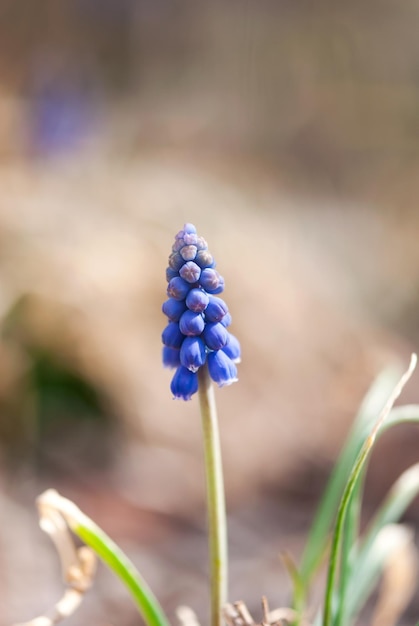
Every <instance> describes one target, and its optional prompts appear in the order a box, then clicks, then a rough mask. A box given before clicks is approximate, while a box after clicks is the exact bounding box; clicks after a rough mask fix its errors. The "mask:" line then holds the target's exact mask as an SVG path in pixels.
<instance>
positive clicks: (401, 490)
mask: <svg viewBox="0 0 419 626" xmlns="http://www.w3.org/2000/svg"><path fill="white" fill-rule="evenodd" d="M418 493H419V463H417V464H416V465H413V466H412V467H410V468H409V469H408V470H406V471H405V472H403V474H402V475H401V476H400V477H399V479H398V480H397V481H396V482H395V484H394V485H393V487H392V489H391V490H390V493H389V494H388V496H387V498H386V499H385V501H384V503H383V504H382V506H381V507H380V509H379V510H378V512H377V513H376V515H375V516H374V519H373V520H372V521H371V523H370V524H369V527H368V529H367V531H366V533H365V536H364V538H363V540H362V542H361V545H360V546H359V550H358V553H357V554H356V555H354V559H355V564H354V567H353V573H352V576H351V580H350V582H349V591H348V605H349V606H348V615H349V616H350V617H351V618H353V617H354V616H355V615H356V614H357V612H358V611H359V610H360V608H361V607H360V606H359V604H358V602H359V594H358V593H357V588H358V587H362V586H365V585H366V584H367V583H368V581H370V580H372V579H373V569H374V558H373V557H372V556H371V555H372V551H374V550H375V548H374V546H375V542H376V539H377V536H378V535H379V533H380V532H381V531H382V529H383V528H385V527H386V526H388V525H390V524H394V522H397V521H398V520H399V519H400V517H401V516H402V515H403V513H404V512H405V511H406V509H407V507H408V506H409V505H410V504H411V502H412V501H413V499H414V498H415V497H416V496H417V495H418Z"/></svg>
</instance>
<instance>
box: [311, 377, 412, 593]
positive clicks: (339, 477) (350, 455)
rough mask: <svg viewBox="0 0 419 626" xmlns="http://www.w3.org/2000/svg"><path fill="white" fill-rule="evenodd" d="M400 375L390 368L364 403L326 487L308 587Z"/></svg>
mask: <svg viewBox="0 0 419 626" xmlns="http://www.w3.org/2000/svg"><path fill="white" fill-rule="evenodd" d="M401 373H402V372H401V371H400V369H399V368H398V367H391V368H389V369H387V370H385V371H384V372H382V373H381V374H380V375H379V376H378V377H377V378H376V380H375V382H374V383H373V385H372V387H371V388H370V390H369V392H368V393H367V395H366V397H365V399H364V401H363V402H362V405H361V407H360V409H359V412H358V415H357V417H356V419H355V422H354V424H353V427H352V430H351V432H350V434H349V437H348V440H347V443H346V444H345V446H344V448H343V450H342V453H341V455H340V458H339V460H338V462H337V464H336V466H335V468H334V470H333V473H332V476H331V478H330V480H329V483H328V485H327V487H326V490H325V492H324V495H323V498H322V500H321V502H320V505H319V508H318V510H317V513H316V516H315V518H314V522H313V524H312V527H311V530H310V534H309V536H308V539H307V543H306V547H305V550H304V553H303V557H302V561H301V566H300V576H301V578H302V580H303V581H304V582H305V584H306V585H308V583H309V581H310V579H311V577H312V576H313V574H314V572H315V570H316V568H317V567H318V565H319V564H320V562H321V559H322V557H323V555H324V553H325V550H326V547H327V542H328V536H329V532H330V529H331V526H332V524H333V521H334V518H335V515H336V510H337V507H338V504H339V500H340V498H341V495H342V491H343V488H344V486H345V483H346V481H347V478H348V476H349V473H350V471H351V468H352V466H353V464H354V461H355V459H356V457H357V454H358V453H359V451H360V449H361V447H362V444H363V441H364V440H365V437H366V436H367V434H368V432H369V430H370V428H371V423H372V421H373V420H375V419H376V417H377V415H379V413H380V411H381V410H382V408H383V406H384V404H385V402H386V400H387V398H388V395H389V393H390V392H391V390H392V389H393V388H394V385H395V384H396V383H397V381H398V380H399V379H400V375H401ZM418 415H419V407H418Z"/></svg>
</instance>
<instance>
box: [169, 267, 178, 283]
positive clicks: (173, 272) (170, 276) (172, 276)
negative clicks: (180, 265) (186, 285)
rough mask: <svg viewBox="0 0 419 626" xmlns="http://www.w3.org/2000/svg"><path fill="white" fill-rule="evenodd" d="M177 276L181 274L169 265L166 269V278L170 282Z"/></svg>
mask: <svg viewBox="0 0 419 626" xmlns="http://www.w3.org/2000/svg"><path fill="white" fill-rule="evenodd" d="M175 276H179V274H178V273H177V272H175V270H172V268H171V267H168V268H167V270H166V280H167V282H170V281H171V280H172V278H175Z"/></svg>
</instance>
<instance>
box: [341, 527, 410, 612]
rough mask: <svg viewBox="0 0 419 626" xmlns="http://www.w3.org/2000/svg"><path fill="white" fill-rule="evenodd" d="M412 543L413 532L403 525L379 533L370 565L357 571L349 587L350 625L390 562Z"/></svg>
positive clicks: (372, 550)
mask: <svg viewBox="0 0 419 626" xmlns="http://www.w3.org/2000/svg"><path fill="white" fill-rule="evenodd" d="M412 541H413V533H412V531H411V530H410V529H409V528H407V527H405V526H402V525H401V524H389V525H387V526H384V528H382V529H381V530H380V531H379V532H378V534H377V535H376V536H375V538H374V541H373V542H372V544H371V546H370V549H369V550H368V563H365V564H364V567H362V568H361V569H360V570H357V571H356V576H354V577H353V578H352V580H351V584H350V585H349V587H348V598H349V599H350V610H349V611H348V622H349V623H353V621H354V620H355V619H356V617H357V615H358V613H359V612H360V611H361V609H362V607H363V606H364V605H365V602H366V601H367V600H368V598H369V596H370V595H371V593H372V592H373V591H374V589H375V587H376V586H377V584H378V581H379V579H380V576H381V574H382V572H383V570H384V568H385V567H386V565H387V564H388V563H389V560H390V559H391V558H392V557H393V556H394V555H396V554H397V553H398V552H399V551H400V550H401V549H403V547H405V546H406V545H410V544H411V543H412Z"/></svg>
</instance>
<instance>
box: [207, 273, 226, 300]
mask: <svg viewBox="0 0 419 626" xmlns="http://www.w3.org/2000/svg"><path fill="white" fill-rule="evenodd" d="M207 291H208V293H211V294H212V295H215V294H217V293H222V292H223V291H224V278H223V277H222V276H220V275H219V274H218V287H216V288H215V289H207Z"/></svg>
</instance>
